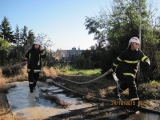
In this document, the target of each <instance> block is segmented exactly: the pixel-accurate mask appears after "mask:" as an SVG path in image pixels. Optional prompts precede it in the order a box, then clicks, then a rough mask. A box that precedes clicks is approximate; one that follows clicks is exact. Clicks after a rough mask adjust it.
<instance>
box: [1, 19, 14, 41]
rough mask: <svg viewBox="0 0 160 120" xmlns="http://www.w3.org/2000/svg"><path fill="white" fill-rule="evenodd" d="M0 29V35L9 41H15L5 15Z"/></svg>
mask: <svg viewBox="0 0 160 120" xmlns="http://www.w3.org/2000/svg"><path fill="white" fill-rule="evenodd" d="M0 30H1V33H0V34H1V36H3V37H4V39H5V40H7V41H8V42H9V43H15V42H16V41H15V40H14V36H13V31H12V28H11V26H10V23H9V21H8V19H7V17H4V19H3V21H2V23H1V25H0Z"/></svg>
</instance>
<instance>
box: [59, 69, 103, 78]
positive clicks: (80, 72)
mask: <svg viewBox="0 0 160 120" xmlns="http://www.w3.org/2000/svg"><path fill="white" fill-rule="evenodd" d="M60 71H61V72H62V73H63V74H64V75H82V76H93V75H94V76H99V75H100V74H101V70H100V69H90V70H82V69H80V70H79V69H70V70H65V71H64V70H60Z"/></svg>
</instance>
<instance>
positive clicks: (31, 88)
mask: <svg viewBox="0 0 160 120" xmlns="http://www.w3.org/2000/svg"><path fill="white" fill-rule="evenodd" d="M29 88H30V93H33V84H29Z"/></svg>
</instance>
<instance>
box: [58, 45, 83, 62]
mask: <svg viewBox="0 0 160 120" xmlns="http://www.w3.org/2000/svg"><path fill="white" fill-rule="evenodd" d="M83 51H85V50H80V48H78V49H76V48H75V47H73V48H72V49H71V50H58V51H57V54H58V57H59V58H60V59H63V60H64V61H70V58H71V57H72V56H73V55H76V56H79V55H81V54H82V52H83ZM56 56H57V55H56Z"/></svg>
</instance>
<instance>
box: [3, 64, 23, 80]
mask: <svg viewBox="0 0 160 120" xmlns="http://www.w3.org/2000/svg"><path fill="white" fill-rule="evenodd" d="M22 68H23V66H22V65H21V64H16V65H12V66H6V67H3V68H2V74H3V75H4V76H6V77H10V76H15V75H18V74H21V73H22V72H23V71H22Z"/></svg>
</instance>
